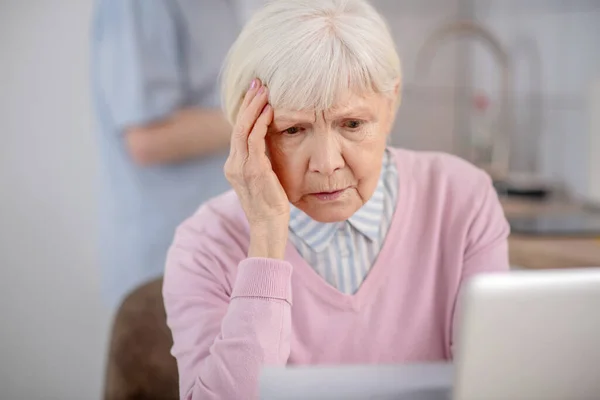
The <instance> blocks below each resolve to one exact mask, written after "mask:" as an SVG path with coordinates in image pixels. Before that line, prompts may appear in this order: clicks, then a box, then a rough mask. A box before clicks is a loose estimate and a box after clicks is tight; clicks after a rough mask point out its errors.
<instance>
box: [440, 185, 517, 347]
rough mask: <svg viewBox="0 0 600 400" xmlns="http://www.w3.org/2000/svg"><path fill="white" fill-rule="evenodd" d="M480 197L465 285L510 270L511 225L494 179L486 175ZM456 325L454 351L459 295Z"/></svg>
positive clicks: (467, 250) (472, 224)
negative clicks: (486, 274) (481, 277)
mask: <svg viewBox="0 0 600 400" xmlns="http://www.w3.org/2000/svg"><path fill="white" fill-rule="evenodd" d="M484 178H485V181H484V182H483V184H481V185H479V187H480V188H481V190H480V195H479V201H478V202H477V203H476V204H474V207H473V214H472V216H471V217H470V218H469V219H470V224H469V227H468V231H467V232H466V235H467V237H466V242H465V249H464V257H463V266H462V273H461V288H462V287H464V286H465V283H466V282H468V280H469V279H470V278H472V277H473V276H475V275H477V274H481V273H496V272H500V273H501V272H508V271H509V269H510V263H509V258H508V236H509V233H510V227H509V225H508V222H507V220H506V217H505V216H504V210H503V209H502V205H501V204H500V201H499V199H498V195H497V193H496V190H495V189H494V187H493V186H492V183H491V179H490V178H489V177H488V176H487V175H485V176H484ZM457 300H458V301H457V304H456V306H455V312H454V317H453V324H452V325H453V327H452V333H451V336H452V338H453V339H452V344H451V353H454V350H455V349H454V348H453V346H452V345H453V343H454V341H455V340H454V338H455V336H456V335H457V334H458V329H457V328H458V325H459V324H460V316H461V309H462V304H461V301H460V295H459V296H458V298H457Z"/></svg>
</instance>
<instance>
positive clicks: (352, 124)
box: [344, 120, 362, 130]
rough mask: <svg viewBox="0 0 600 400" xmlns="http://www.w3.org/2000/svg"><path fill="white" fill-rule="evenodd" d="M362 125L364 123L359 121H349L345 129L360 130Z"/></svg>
mask: <svg viewBox="0 0 600 400" xmlns="http://www.w3.org/2000/svg"><path fill="white" fill-rule="evenodd" d="M361 125H362V121H358V120H349V121H346V122H344V128H347V129H351V130H352V129H358V128H360V127H361Z"/></svg>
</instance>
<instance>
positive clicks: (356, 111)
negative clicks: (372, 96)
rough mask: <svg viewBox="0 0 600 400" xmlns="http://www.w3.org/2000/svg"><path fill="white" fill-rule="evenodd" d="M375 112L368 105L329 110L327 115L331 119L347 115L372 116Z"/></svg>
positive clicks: (346, 116)
mask: <svg viewBox="0 0 600 400" xmlns="http://www.w3.org/2000/svg"><path fill="white" fill-rule="evenodd" d="M374 115H375V113H374V112H373V110H371V109H370V108H369V107H356V108H347V109H343V110H339V111H335V112H331V113H330V114H329V115H328V117H329V118H331V119H342V118H348V117H357V116H365V117H369V118H373V116H374Z"/></svg>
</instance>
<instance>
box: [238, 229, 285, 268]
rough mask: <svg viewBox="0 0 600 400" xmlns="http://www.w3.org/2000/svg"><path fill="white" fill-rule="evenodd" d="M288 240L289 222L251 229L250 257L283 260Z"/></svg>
mask: <svg viewBox="0 0 600 400" xmlns="http://www.w3.org/2000/svg"><path fill="white" fill-rule="evenodd" d="M287 239H288V225H287V222H286V223H283V221H279V222H277V223H269V224H264V225H262V224H261V225H255V226H251V227H250V248H249V249H248V257H262V258H274V259H278V260H283V259H284V256H285V247H286V245H287Z"/></svg>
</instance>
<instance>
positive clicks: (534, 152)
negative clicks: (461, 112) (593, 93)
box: [473, 0, 600, 196]
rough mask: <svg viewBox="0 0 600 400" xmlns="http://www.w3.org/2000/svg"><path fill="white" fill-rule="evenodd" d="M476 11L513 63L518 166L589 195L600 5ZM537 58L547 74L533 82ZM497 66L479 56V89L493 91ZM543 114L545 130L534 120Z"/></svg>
mask: <svg viewBox="0 0 600 400" xmlns="http://www.w3.org/2000/svg"><path fill="white" fill-rule="evenodd" d="M474 4H475V12H476V16H477V18H478V19H479V20H480V21H481V22H483V23H484V24H485V25H486V26H487V27H489V29H490V30H491V31H492V32H493V33H494V34H495V35H497V37H498V38H499V39H500V40H501V41H502V42H503V43H504V44H505V46H507V48H508V50H509V51H510V52H511V55H512V57H513V63H514V68H515V76H514V83H515V86H514V87H515V94H514V100H515V103H514V110H515V117H516V118H517V120H516V127H515V128H516V129H515V131H514V132H513V142H514V144H515V146H514V148H513V154H514V155H515V156H516V157H515V158H516V159H515V161H516V163H515V164H516V166H517V167H520V168H523V169H528V168H535V169H537V172H539V173H541V174H542V175H544V176H546V177H548V178H550V179H553V180H556V181H558V182H559V183H564V184H566V186H567V187H568V188H569V189H570V190H572V191H573V192H574V193H576V194H579V195H584V196H586V195H589V189H588V188H587V183H588V178H587V177H588V173H589V172H588V170H589V163H590V161H591V160H589V159H588V151H587V146H588V143H589V126H588V121H589V120H590V115H589V113H590V111H589V104H588V101H589V100H588V99H589V88H590V86H591V84H592V82H593V79H594V78H595V77H596V76H597V74H598V71H600V45H599V38H600V24H599V23H598V22H600V1H599V0H581V1H571V2H567V1H560V0H552V1H550V0H547V1H519V0H511V1H508V0H474ZM527 46H530V47H527ZM536 53H537V54H538V55H539V60H540V61H541V68H540V69H539V70H536V71H535V72H533V75H532V74H531V72H532V71H531V70H530V68H529V66H530V65H531V64H530V62H531V61H532V60H535V54H536ZM491 60H492V59H491V57H489V55H488V54H486V52H485V51H484V50H483V49H481V48H478V49H475V52H474V54H473V62H474V64H475V65H474V72H475V76H474V81H473V83H474V84H475V85H478V86H479V87H483V88H485V89H490V90H491V91H493V90H494V88H495V87H497V68H496V67H495V66H494V65H493V64H492V62H491ZM536 82H538V83H539V84H540V85H541V88H537V87H536V85H535V83H536ZM538 107H539V109H540V110H541V115H542V120H541V121H540V122H539V124H537V123H533V122H534V121H532V120H531V117H532V116H533V115H535V114H534V113H535V111H536V108H538ZM537 125H539V133H537V134H536V132H535V131H536V130H537V129H535V126H537Z"/></svg>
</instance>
